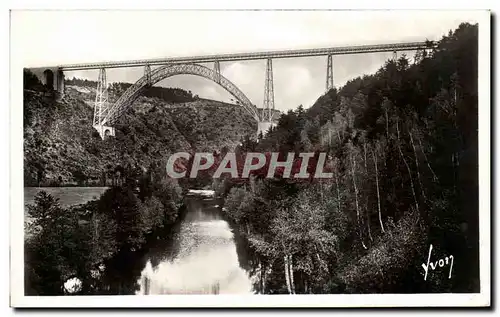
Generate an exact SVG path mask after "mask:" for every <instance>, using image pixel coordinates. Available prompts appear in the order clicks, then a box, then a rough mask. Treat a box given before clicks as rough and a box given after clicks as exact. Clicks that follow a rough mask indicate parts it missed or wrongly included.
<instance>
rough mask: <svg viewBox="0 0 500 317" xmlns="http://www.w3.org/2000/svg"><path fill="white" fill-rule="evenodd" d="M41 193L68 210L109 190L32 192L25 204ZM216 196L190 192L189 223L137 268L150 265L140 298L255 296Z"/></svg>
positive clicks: (186, 218) (151, 249) (187, 203)
mask: <svg viewBox="0 0 500 317" xmlns="http://www.w3.org/2000/svg"><path fill="white" fill-rule="evenodd" d="M40 190H45V191H48V192H49V193H50V194H52V195H53V196H55V197H56V198H59V199H60V202H61V205H63V206H69V205H74V204H82V203H85V202H87V201H89V200H91V199H96V198H98V197H100V195H101V194H102V193H103V192H104V191H105V190H106V188H104V187H102V188H96V187H59V188H34V187H31V188H28V187H27V188H25V192H24V200H25V205H27V204H31V203H33V200H34V196H35V195H36V193H37V192H38V191H40ZM212 194H213V192H211V191H190V192H189V193H188V194H187V195H186V196H185V198H184V203H185V207H186V213H185V216H184V219H183V220H182V222H181V223H180V224H179V225H178V226H177V227H176V229H175V230H174V233H173V238H172V239H169V240H168V241H164V240H162V239H159V240H158V243H156V245H153V246H150V247H149V248H148V249H149V251H148V253H147V254H146V255H145V258H141V259H137V264H138V265H141V264H139V263H145V264H142V265H143V266H144V267H143V268H142V270H141V273H140V275H136V276H137V284H138V286H139V290H138V291H137V292H136V295H145V294H150V295H157V294H253V293H254V292H253V285H252V284H253V283H252V279H251V278H250V276H249V275H248V273H247V272H246V271H245V270H244V269H242V268H241V267H240V264H239V260H238V254H237V250H236V243H235V239H234V234H233V231H232V229H231V228H230V226H229V224H228V223H227V222H226V221H225V220H223V219H222V217H221V207H220V206H221V205H222V201H221V200H220V199H217V198H213V197H212ZM132 266H134V265H132ZM139 268H140V267H139ZM130 273H131V274H132V275H134V273H133V272H130ZM138 273H139V272H137V273H135V274H138ZM132 281H133V280H132ZM132 283H133V282H132Z"/></svg>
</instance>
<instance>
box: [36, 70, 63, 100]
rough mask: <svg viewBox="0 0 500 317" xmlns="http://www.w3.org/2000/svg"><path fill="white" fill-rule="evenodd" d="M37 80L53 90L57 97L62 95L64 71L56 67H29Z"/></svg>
mask: <svg viewBox="0 0 500 317" xmlns="http://www.w3.org/2000/svg"><path fill="white" fill-rule="evenodd" d="M29 71H30V72H32V73H33V74H34V75H35V76H36V77H37V78H38V80H40V82H41V83H42V85H44V86H45V87H46V88H47V89H48V90H49V91H54V92H56V93H57V94H58V96H59V97H62V96H63V95H64V72H63V71H62V69H60V68H58V67H50V68H46V67H42V68H29Z"/></svg>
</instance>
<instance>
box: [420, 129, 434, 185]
mask: <svg viewBox="0 0 500 317" xmlns="http://www.w3.org/2000/svg"><path fill="white" fill-rule="evenodd" d="M417 141H418V144H419V145H420V150H421V151H422V154H423V155H424V159H425V162H426V163H427V167H428V168H429V169H430V171H431V173H432V177H433V178H434V181H438V182H439V178H438V177H437V176H436V173H434V170H433V169H432V167H431V164H430V163H429V160H428V159H427V154H425V151H424V147H423V146H422V141H421V140H420V138H418V137H417Z"/></svg>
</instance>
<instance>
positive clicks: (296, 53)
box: [57, 42, 435, 71]
mask: <svg viewBox="0 0 500 317" xmlns="http://www.w3.org/2000/svg"><path fill="white" fill-rule="evenodd" d="M434 45H435V44H434V43H433V42H406V43H392V44H378V45H359V46H342V47H330V48H316V49H301V50H282V51H268V52H254V53H236V54H220V55H204V56H191V57H172V58H159V59H142V60H129V61H117V62H98V63H82V64H70V65H59V66H57V67H59V68H60V69H61V70H63V71H70V70H84V69H99V68H119V67H138V66H145V65H165V64H180V63H209V62H215V61H221V62H223V61H224V62H225V61H244V60H257V59H267V58H291V57H307V56H325V55H343V54H361V53H379V52H394V51H396V52H397V51H413V50H417V49H425V48H432V47H433V46H434Z"/></svg>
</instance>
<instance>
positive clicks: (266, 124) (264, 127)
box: [257, 121, 276, 137]
mask: <svg viewBox="0 0 500 317" xmlns="http://www.w3.org/2000/svg"><path fill="white" fill-rule="evenodd" d="M275 126H276V123H274V122H272V121H259V122H257V137H258V136H259V135H260V134H261V133H262V135H263V136H265V135H266V134H267V132H269V129H270V128H271V127H275Z"/></svg>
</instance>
